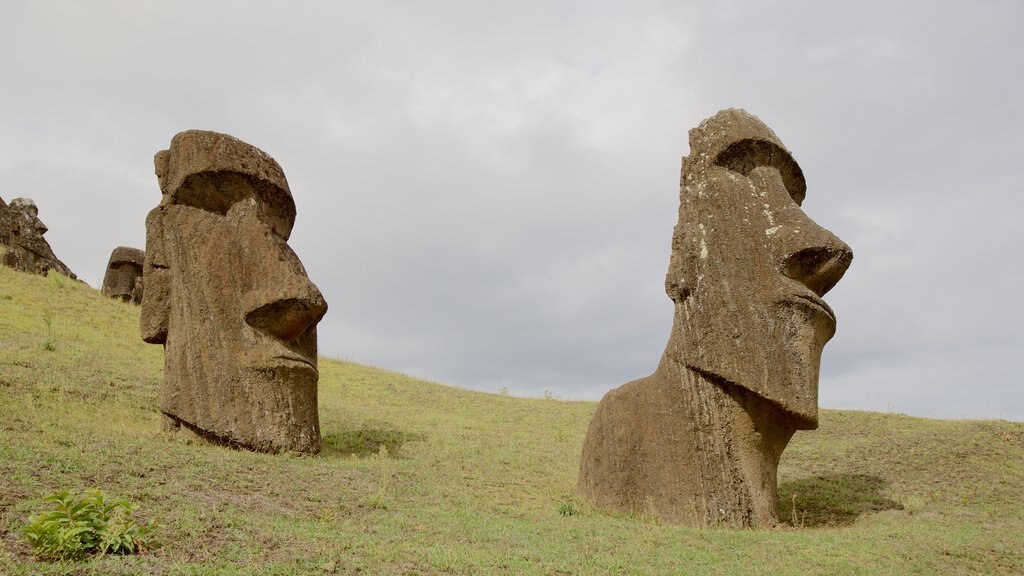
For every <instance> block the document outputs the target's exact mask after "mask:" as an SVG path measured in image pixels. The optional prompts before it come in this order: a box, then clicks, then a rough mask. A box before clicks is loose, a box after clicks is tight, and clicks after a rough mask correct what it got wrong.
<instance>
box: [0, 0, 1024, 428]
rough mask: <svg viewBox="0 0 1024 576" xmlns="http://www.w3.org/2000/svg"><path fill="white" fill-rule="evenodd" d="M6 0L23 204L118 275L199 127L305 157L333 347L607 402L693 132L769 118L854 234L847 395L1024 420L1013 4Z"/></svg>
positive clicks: (79, 257) (9, 118) (3, 110)
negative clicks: (735, 115)
mask: <svg viewBox="0 0 1024 576" xmlns="http://www.w3.org/2000/svg"><path fill="white" fill-rule="evenodd" d="M680 4H681V3H677V2H638V3H613V2H609V3H586V4H578V3H561V2H558V3H552V2H534V3H516V4H515V5H511V4H509V5H501V4H494V3H479V2H441V3H430V5H429V6H428V5H426V4H422V3H404V4H403V3H397V4H386V3H370V4H360V5H355V4H352V5H337V4H335V3H319V2H303V3H297V4H293V5H288V6H286V5H284V4H279V3H269V2H268V3H263V2H146V3H127V2H106V3H103V2H98V3H97V2H93V3H89V4H88V5H85V4H81V3H76V2H63V3H59V2H58V3H50V2H48V3H38V2H6V3H4V4H3V6H0V54H2V56H0V62H2V64H3V70H4V77H5V88H4V90H2V91H0V128H2V130H3V135H4V137H3V138H0V196H3V197H4V198H5V199H7V200H9V199H10V198H12V197H16V196H22V195H24V196H30V197H33V198H34V199H35V200H36V201H37V203H38V204H39V206H40V211H41V213H40V216H41V217H42V219H43V220H44V221H45V222H46V223H47V224H48V225H49V226H50V232H49V234H48V235H47V238H48V239H49V240H50V243H51V245H53V247H54V250H55V251H56V253H57V254H58V256H59V257H61V258H62V259H63V260H64V261H65V262H67V263H68V265H69V266H70V267H71V268H72V270H75V271H76V272H77V273H78V274H79V275H81V276H83V277H84V278H85V279H86V280H87V281H89V282H90V283H91V284H93V285H94V286H95V285H98V283H99V280H100V276H101V274H102V271H103V266H104V265H105V263H106V259H107V257H108V255H109V253H110V250H111V249H112V248H113V247H114V246H116V245H119V244H128V245H135V246H142V244H143V242H144V229H143V220H144V217H145V213H146V211H147V210H148V209H149V208H151V207H152V206H154V205H155V204H156V202H157V199H158V197H159V192H158V191H157V188H156V182H155V178H154V177H153V176H152V154H153V153H154V152H155V151H157V150H159V149H161V148H164V147H166V145H167V143H168V142H169V140H170V137H171V136H172V135H173V134H174V133H176V132H178V131H180V130H184V129H187V128H206V129H213V130H219V131H224V132H228V133H231V134H233V135H235V136H238V137H240V138H242V139H244V140H246V141H249V142H252V143H254V144H256V145H257V146H260V147H261V148H263V149H264V150H266V151H267V152H269V153H270V154H271V155H273V156H274V157H275V158H276V159H277V160H278V161H279V162H280V163H281V165H282V166H283V167H284V169H285V172H286V173H287V175H288V179H289V182H290V183H291V186H292V189H293V192H294V194H295V197H296V203H297V205H298V210H299V216H298V221H297V225H296V228H295V231H294V233H293V237H292V245H293V247H294V248H295V250H296V252H297V253H298V254H299V255H300V257H301V258H302V259H303V262H304V263H305V265H306V267H307V269H308V271H309V273H310V276H311V277H312V278H313V279H314V281H316V282H317V284H318V285H319V286H320V287H321V289H322V290H323V292H324V293H325V295H326V297H327V299H328V301H329V303H330V306H331V312H330V313H329V314H328V316H327V318H325V320H324V322H323V323H322V324H321V331H320V334H321V336H320V341H321V342H320V347H321V352H322V353H324V354H326V355H329V356H334V357H340V358H347V359H351V360H355V361H359V362H365V363H369V364H374V365H378V366H383V367H388V368H393V369H396V370H403V371H408V372H411V373H414V374H416V375H419V376H423V377H427V378H430V379H434V380H437V381H442V382H447V383H451V384H455V385H459V386H464V387H471V388H479V389H485V390H492V391H496V390H498V389H500V388H502V387H507V388H508V389H509V390H510V391H512V392H513V393H520V394H534V395H537V394H540V393H542V391H544V390H550V391H551V392H552V393H553V394H555V395H556V396H559V397H566V398H597V397H600V395H601V394H603V393H604V392H605V391H606V390H608V389H609V388H611V387H614V386H616V385H618V384H621V383H623V382H625V381H627V380H629V379H632V378H635V377H639V376H642V375H645V374H647V373H649V372H650V371H651V370H652V369H653V368H654V366H655V365H656V363H657V360H658V358H659V356H660V354H661V351H662V348H663V346H664V344H665V340H666V337H667V335H668V330H669V327H670V324H671V313H672V312H671V305H670V302H669V301H668V299H667V297H666V296H665V295H664V292H663V290H662V281H663V277H664V272H665V269H666V267H667V263H668V255H669V240H670V235H671V230H672V226H673V225H674V223H675V219H676V209H677V207H678V184H677V183H678V172H679V158H680V156H682V155H684V154H686V153H687V151H688V145H687V135H686V131H687V130H688V129H689V128H691V127H693V126H695V125H696V124H697V123H698V122H699V121H700V120H701V119H702V118H704V117H707V116H709V115H710V114H712V113H714V112H715V111H716V110H718V109H720V108H724V107H729V106H741V107H745V108H747V109H748V110H750V111H751V112H753V113H755V114H757V115H759V116H760V117H761V118H762V119H763V120H765V122H766V123H767V124H768V125H770V126H772V127H773V128H774V129H775V131H776V132H777V133H778V134H779V136H780V137H781V138H782V140H783V141H784V142H785V143H786V144H787V146H788V147H789V148H790V149H791V150H793V152H794V154H795V156H796V158H797V160H798V161H799V162H800V163H801V165H802V167H803V168H804V171H805V173H806V174H807V177H808V182H809V191H808V198H807V201H806V203H805V205H804V206H805V209H806V211H807V213H808V214H810V215H811V216H812V217H814V218H815V219H816V220H818V222H820V223H821V224H822V225H824V226H826V227H828V228H829V229H831V230H833V231H834V232H836V233H837V234H838V235H840V236H841V237H842V238H843V239H844V240H846V241H847V242H848V243H849V244H850V245H851V246H853V248H854V251H855V254H856V257H855V261H854V264H853V267H852V268H851V270H850V271H849V273H848V274H847V276H846V278H844V280H843V282H841V283H840V284H839V285H838V286H837V287H836V289H835V290H834V291H833V293H832V294H831V295H830V297H829V300H830V302H831V303H832V304H833V307H834V308H835V309H836V310H837V313H838V315H839V324H840V325H839V332H838V334H837V336H836V338H835V339H834V340H833V342H832V343H830V344H829V346H828V347H827V348H826V352H825V356H824V360H823V368H822V380H821V401H822V404H823V405H824V406H829V407H843V408H859V409H872V410H896V411H902V412H908V413H912V414H920V415H926V416H941V417H1002V418H1012V419H1017V420H1024V395H1022V392H1021V386H1020V384H1021V382H1020V376H1019V370H1017V369H1016V366H1015V364H1014V362H1013V359H1014V355H1015V354H1014V352H1016V351H1017V350H1021V349H1024V337H1022V334H1021V328H1020V326H1021V325H1022V324H1024V315H1022V313H1021V306H1020V305H1019V303H1018V298H1017V297H1018V295H1019V294H1021V293H1022V292H1024V274H1022V272H1021V270H1020V267H1019V266H1016V265H1015V263H1016V262H1018V261H1019V256H1018V251H1019V249H1020V247H1021V246H1022V245H1024V233H1022V232H1021V227H1020V226H1019V225H1018V222H1017V221H1018V220H1019V218H1020V216H1021V214H1024V200H1022V198H1024V195H1022V194H1021V192H1022V191H1021V185H1020V184H1019V179H1018V178H1016V174H1015V172H1016V170H1015V169H1016V167H1017V165H1018V164H1019V162H1018V161H1017V160H1016V158H1015V156H1016V155H1017V149H1018V145H1017V136H1016V129H1017V128H1018V127H1020V126H1021V125H1024V122H1022V120H1024V104H1022V102H1024V93H1022V92H1024V88H1022V87H1024V81H1022V80H1021V78H1024V69H1022V67H1024V65H1022V63H1021V59H1020V58H1018V57H1017V55H1018V54H1020V53H1021V52H1022V47H1024V46H1022V44H1024V40H1022V38H1024V29H1022V28H1024V26H1022V23H1024V13H1022V12H1024V8H1022V7H1021V6H1020V5H1019V3H1015V2H975V3H970V4H963V5H952V4H944V5H936V4H934V3H930V2H907V3H899V4H891V3H882V2H862V3H857V4H855V5H853V4H851V5H846V6H843V7H838V6H836V5H832V4H825V3H816V2H773V3H754V2H734V3H715V4H714V6H713V7H707V8H702V7H700V6H698V5H694V6H680Z"/></svg>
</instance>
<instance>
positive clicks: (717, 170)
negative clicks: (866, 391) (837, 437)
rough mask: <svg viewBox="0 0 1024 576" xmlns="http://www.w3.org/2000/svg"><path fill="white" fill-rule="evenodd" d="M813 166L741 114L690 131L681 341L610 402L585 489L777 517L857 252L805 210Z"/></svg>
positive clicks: (674, 292) (619, 499) (590, 437)
mask: <svg viewBox="0 0 1024 576" xmlns="http://www.w3.org/2000/svg"><path fill="white" fill-rule="evenodd" d="M805 188H806V184H805V182H804V177H803V172H802V171H801V170H800V167H799V166H798V165H797V164H796V162H795V161H794V160H793V158H792V156H791V155H790V153H789V151H788V150H786V148H785V147H784V146H783V145H782V142H781V141H780V140H779V139H778V137H777V136H776V135H775V134H774V133H773V132H772V131H771V130H770V129H769V128H768V127H767V126H765V125H764V124H763V123H762V122H761V121H760V120H758V119H757V118H756V117H754V116H752V115H750V114H748V113H747V112H745V111H743V110H735V109H731V110H723V111H721V112H719V113H718V114H716V115H715V116H713V117H711V118H709V119H707V120H705V121H704V122H702V123H701V124H700V126H698V127H697V128H695V129H694V130H691V131H690V155H689V156H688V157H686V158H683V170H682V182H681V186H680V207H679V222H678V224H677V225H676V228H675V232H674V234H673V237H672V256H671V259H670V262H669V270H668V274H667V276H666V279H665V289H666V292H667V293H668V295H669V297H670V298H671V299H672V300H673V301H674V302H675V318H674V323H673V326H672V333H671V335H670V337H669V341H668V345H667V346H666V348H665V352H664V355H663V356H662V359H661V362H660V363H659V365H658V368H657V370H656V371H655V372H654V374H652V375H651V376H648V377H646V378H642V379H640V380H635V381H633V382H630V383H628V384H625V385H624V386H621V387H619V388H616V389H614V390H612V391H610V392H608V394H607V395H605V397H604V398H603V399H602V400H601V403H600V404H599V406H598V408H597V412H596V413H595V415H594V417H593V420H592V421H591V423H590V427H589V429H588V431H587V436H586V440H585V443H584V447H583V455H582V461H581V465H580V477H579V483H578V491H579V493H580V494H581V496H582V497H584V498H585V499H586V500H588V501H590V502H592V503H593V504H595V505H596V506H599V507H601V508H605V509H609V510H615V511H623V512H638V513H645V514H652V515H654V516H656V517H659V518H661V519H663V520H664V521H667V522H672V523H679V524H688V525H694V526H709V525H724V526H733V527H739V526H762V527H763V526H772V525H774V524H776V523H777V519H776V512H775V509H776V504H777V486H776V471H777V468H778V463H779V458H780V456H781V455H782V451H783V449H784V448H785V447H786V444H787V443H788V442H789V439H790V438H791V437H792V435H793V434H794V432H795V431H796V430H805V429H814V428H816V427H817V418H818V402H817V401H818V390H817V387H818V366H819V361H820V358H821V350H822V347H823V346H824V345H825V342H827V341H828V340H829V339H830V338H831V337H832V335H833V334H834V333H835V316H834V315H833V313H832V310H831V309H830V308H829V307H828V305H827V304H825V302H824V301H823V300H822V299H821V297H822V296H823V295H824V294H825V293H826V292H827V291H828V290H829V289H831V288H832V286H834V285H835V283H836V282H838V281H839V279H840V278H841V277H842V275H843V273H844V272H845V271H846V269H847V267H848V266H849V264H850V262H851V260H852V258H853V254H852V252H851V251H850V249H849V247H848V246H846V244H844V243H843V242H842V241H840V240H839V239H838V238H836V237H835V236H834V235H832V233H830V232H829V231H827V230H825V229H824V228H822V227H820V226H818V225H817V224H815V223H814V221H813V220H811V219H810V218H808V217H807V216H806V215H805V214H804V212H803V211H802V210H801V208H800V204H801V202H802V201H803V198H804V193H805Z"/></svg>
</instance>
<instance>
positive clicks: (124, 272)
mask: <svg viewBox="0 0 1024 576" xmlns="http://www.w3.org/2000/svg"><path fill="white" fill-rule="evenodd" d="M145 258H146V253H145V252H143V251H142V250H139V249H138V248H129V247H127V246H118V247H117V248H114V251H113V252H111V253H110V260H109V261H108V262H107V271H106V273H105V274H104V275H103V288H102V289H101V292H102V293H103V295H104V296H109V297H110V298H118V299H120V300H123V301H125V302H132V303H134V304H141V303H142V290H143V286H142V265H143V263H144V262H145Z"/></svg>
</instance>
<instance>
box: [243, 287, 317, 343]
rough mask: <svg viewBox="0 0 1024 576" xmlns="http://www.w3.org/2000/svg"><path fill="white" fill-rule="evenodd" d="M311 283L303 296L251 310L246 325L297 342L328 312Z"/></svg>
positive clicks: (273, 302)
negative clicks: (297, 339) (296, 340)
mask: <svg viewBox="0 0 1024 576" xmlns="http://www.w3.org/2000/svg"><path fill="white" fill-rule="evenodd" d="M307 284H308V286H307V289H306V290H303V291H302V292H303V293H302V294H299V295H291V296H284V297H281V298H276V299H273V301H271V302H269V303H267V304H264V305H263V306H260V307H259V308H256V309H255V310H252V311H250V312H249V313H248V314H246V316H245V321H246V323H247V324H249V325H250V326H252V327H253V328H255V329H257V330H259V331H260V332H264V333H266V334H270V335H271V336H274V337H276V338H280V339H281V340H284V341H285V342H290V341H292V340H295V339H296V338H298V337H299V336H301V335H302V334H304V333H305V332H306V331H307V330H309V329H310V328H311V327H313V326H316V324H317V323H318V322H320V319H321V318H323V317H324V314H326V313H327V302H326V301H325V300H324V297H323V295H322V294H320V290H318V289H317V288H316V286H314V285H313V284H312V283H307Z"/></svg>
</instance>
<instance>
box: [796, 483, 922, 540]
mask: <svg viewBox="0 0 1024 576" xmlns="http://www.w3.org/2000/svg"><path fill="white" fill-rule="evenodd" d="M886 485H887V483H886V481H885V480H882V479H881V478H879V477H878V476H869V475H867V474H826V475H824V476H816V477H813V478H801V479H800V480H794V481H792V482H783V483H782V485H781V486H779V506H778V510H777V512H778V514H779V521H781V522H782V523H783V524H788V525H790V526H795V527H798V528H803V527H807V528H810V527H818V526H844V525H847V524H853V522H854V521H856V520H857V518H858V517H859V516H861V515H862V514H865V513H867V512H876V511H879V510H900V509H902V508H903V505H901V504H900V503H899V502H896V501H894V500H890V499H889V498H886V497H885V496H883V495H882V490H884V489H885V487H886Z"/></svg>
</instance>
